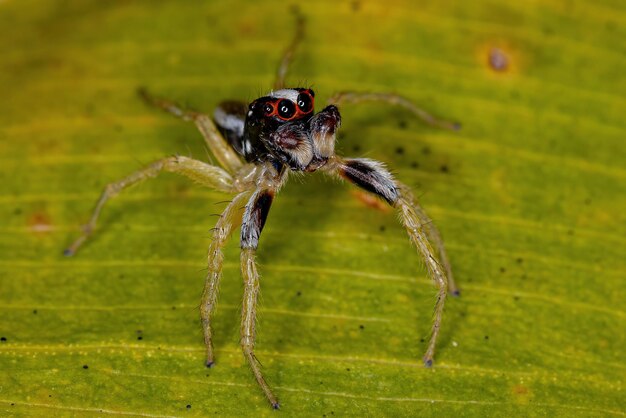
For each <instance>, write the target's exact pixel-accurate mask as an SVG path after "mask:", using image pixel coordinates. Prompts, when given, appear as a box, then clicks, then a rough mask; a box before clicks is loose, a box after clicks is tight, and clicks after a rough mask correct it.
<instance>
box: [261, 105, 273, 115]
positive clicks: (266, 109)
mask: <svg viewBox="0 0 626 418" xmlns="http://www.w3.org/2000/svg"><path fill="white" fill-rule="evenodd" d="M263 112H265V116H271V115H272V114H273V113H274V105H273V104H272V103H265V106H264V107H263Z"/></svg>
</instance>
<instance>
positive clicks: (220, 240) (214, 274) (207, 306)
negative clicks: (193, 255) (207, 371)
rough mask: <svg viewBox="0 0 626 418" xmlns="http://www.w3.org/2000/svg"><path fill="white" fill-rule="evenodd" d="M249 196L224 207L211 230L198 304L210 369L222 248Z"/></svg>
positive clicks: (236, 197) (212, 362)
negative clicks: (212, 323)
mask: <svg viewBox="0 0 626 418" xmlns="http://www.w3.org/2000/svg"><path fill="white" fill-rule="evenodd" d="M248 195H249V192H242V193H239V194H238V195H237V196H235V198H234V199H233V200H232V201H231V202H230V203H229V204H228V206H226V209H224V212H222V215H221V216H220V218H219V220H218V221H217V223H216V224H215V228H214V229H213V240H212V241H211V245H210V246H209V253H208V265H209V268H208V273H207V276H206V281H205V283H204V291H203V292H202V302H201V304H200V317H201V318H202V328H203V331H204V343H205V345H206V366H207V367H212V366H213V364H214V362H215V358H214V355H213V340H212V332H211V316H212V315H213V311H214V309H215V305H216V304H217V293H218V290H219V289H218V287H219V282H220V278H221V277H222V264H223V262H224V254H223V252H222V248H223V247H224V245H225V244H226V241H227V240H228V237H229V236H230V233H231V232H232V229H233V217H234V216H235V214H236V213H237V211H238V210H239V209H240V208H241V206H242V205H243V201H244V200H245V198H246V197H247V196H248Z"/></svg>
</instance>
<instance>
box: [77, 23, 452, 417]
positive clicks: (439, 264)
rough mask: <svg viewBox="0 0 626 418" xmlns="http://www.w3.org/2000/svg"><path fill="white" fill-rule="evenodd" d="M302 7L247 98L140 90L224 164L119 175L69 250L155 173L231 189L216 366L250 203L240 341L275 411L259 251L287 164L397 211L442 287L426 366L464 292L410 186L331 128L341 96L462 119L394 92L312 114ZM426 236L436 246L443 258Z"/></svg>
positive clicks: (215, 249) (210, 299) (189, 162)
mask: <svg viewBox="0 0 626 418" xmlns="http://www.w3.org/2000/svg"><path fill="white" fill-rule="evenodd" d="M296 15H297V17H298V19H297V31H296V35H295V37H294V39H293V41H292V43H291V44H290V45H289V47H288V48H287V49H286V51H285V53H284V55H283V58H282V60H281V62H280V65H279V68H278V72H277V77H276V82H275V83H274V89H273V90H272V91H271V92H270V93H269V94H268V95H267V96H263V97H260V98H258V99H256V100H254V101H252V103H250V104H249V105H246V104H245V103H243V102H239V101H226V102H223V103H222V104H220V106H219V107H218V108H217V109H216V110H215V113H214V116H213V119H212V118H211V117H209V116H207V115H204V114H201V113H196V112H192V111H187V110H184V109H182V108H181V107H180V106H178V105H177V104H175V103H173V102H170V101H167V100H162V99H158V98H154V97H153V96H151V95H149V94H148V93H147V92H146V91H145V90H144V89H140V91H139V93H140V95H141V97H142V98H143V99H144V100H145V101H146V102H147V103H149V104H150V105H154V106H156V107H159V108H161V109H163V110H165V111H167V112H169V113H171V114H173V115H175V116H177V117H180V118H182V119H183V120H186V121H191V122H194V123H195V124H196V126H197V127H198V129H199V130H200V132H201V133H202V136H203V137H204V140H205V142H206V145H207V146H208V148H209V149H210V150H211V152H212V153H213V155H214V156H215V158H216V159H217V161H218V162H219V164H220V165H221V167H218V166H215V165H210V164H207V163H205V162H203V161H199V160H195V159H192V158H188V157H182V156H175V157H168V158H164V159H162V160H158V161H155V162H154V163H152V164H150V165H148V166H147V167H145V168H143V169H141V170H139V171H137V172H135V173H133V174H131V175H129V176H128V177H126V178H123V179H122V180H120V181H117V182H114V183H111V184H108V185H107V186H106V187H105V188H104V191H103V193H102V195H101V197H100V199H99V200H98V202H97V204H96V207H95V209H94V212H93V214H92V216H91V219H90V221H89V223H88V224H87V225H85V227H84V230H83V233H82V235H81V236H79V237H78V239H77V240H76V241H74V243H73V244H72V245H71V246H70V247H69V248H68V249H67V250H65V255H67V256H71V255H73V254H75V253H76V251H77V250H78V248H79V247H80V246H81V244H83V243H84V242H85V240H86V239H87V237H88V236H89V235H91V233H92V232H93V231H94V229H95V226H96V221H97V220H98V217H99V215H100V211H101V210H102V207H103V206H104V204H105V203H106V202H107V200H109V199H110V198H112V197H114V196H116V195H117V194H118V193H119V192H121V191H122V190H124V189H126V188H127V187H130V186H132V185H134V184H137V183H140V182H142V181H144V180H146V179H149V178H152V177H156V176H157V175H158V174H159V173H160V172H161V171H168V172H173V173H178V174H181V175H183V176H187V177H189V178H190V179H192V180H194V181H196V182H198V183H200V184H202V185H204V186H207V187H210V188H213V189H215V190H219V191H222V192H225V193H231V194H234V195H235V196H234V198H233V199H232V200H231V201H230V203H229V204H228V205H227V206H226V209H225V210H224V212H223V213H222V215H221V216H220V218H219V220H218V221H217V223H216V225H215V228H214V229H213V240H212V242H211V244H210V246H209V252H208V274H207V276H206V281H205V285H204V292H203V294H202V302H201V306H200V316H201V319H202V328H203V330H204V342H205V345H206V366H207V367H212V366H213V364H214V361H215V357H214V354H213V343H212V330H211V316H212V315H213V311H214V309H215V305H216V301H217V292H218V284H219V281H220V277H221V272H222V263H223V260H224V256H223V254H222V248H223V247H224V245H225V243H226V241H227V239H228V237H229V236H230V234H231V232H232V230H233V227H234V226H235V225H234V218H235V216H236V215H237V214H238V213H239V210H240V208H242V207H244V206H245V210H244V213H243V219H242V223H241V273H242V276H243V281H244V295H243V308H242V320H241V347H242V349H243V353H244V356H245V358H246V359H247V361H248V363H249V365H250V367H251V368H252V372H253V374H254V377H255V379H256V381H257V382H258V384H259V385H260V387H261V389H262V390H263V392H264V393H265V396H266V397H267V399H268V400H269V402H270V403H271V405H272V407H273V408H275V409H278V408H279V404H278V400H277V398H276V396H274V394H273V392H272V390H271V389H270V387H269V385H268V384H267V383H266V382H265V379H264V378H263V375H262V374H261V368H260V363H259V362H258V360H257V358H256V356H255V355H254V341H255V322H256V307H257V298H258V294H259V274H258V272H257V267H256V263H255V253H256V249H257V246H258V244H259V238H260V236H261V231H262V230H263V226H264V225H265V220H266V219H267V215H268V213H269V210H270V206H271V204H272V201H273V200H274V196H275V195H276V193H278V191H279V189H280V188H281V186H282V185H283V184H284V183H285V182H286V181H287V177H288V176H289V173H290V172H292V171H293V172H313V171H317V170H320V171H322V172H324V173H326V174H329V175H331V176H334V177H340V178H343V179H345V180H347V181H349V182H351V183H354V184H355V185H356V186H358V187H360V188H362V189H364V190H366V191H368V192H371V193H373V194H374V195H376V196H378V197H380V198H382V199H383V200H384V201H386V202H387V203H388V204H389V205H391V206H392V207H394V208H396V209H398V211H399V213H400V219H401V221H402V224H403V225H404V227H405V228H406V230H407V232H408V235H409V237H410V239H411V241H412V242H413V244H415V246H416V247H417V249H418V251H419V253H420V254H421V256H422V258H423V259H424V262H425V264H426V267H427V270H428V274H429V276H430V277H431V279H432V280H433V281H434V282H435V284H436V285H437V288H438V293H437V301H436V304H435V309H434V320H433V325H432V333H431V337H430V342H429V344H428V349H427V350H426V353H425V355H424V358H423V360H424V364H425V365H426V366H427V367H429V366H431V365H432V361H433V355H434V352H435V343H436V341H437V336H438V334H439V327H440V325H441V318H442V313H443V306H444V301H445V298H446V296H447V293H448V288H450V292H451V293H452V294H458V291H457V289H456V287H455V285H454V282H453V279H452V272H451V269H450V263H449V262H448V257H447V255H446V251H445V249H444V246H443V241H442V240H441V237H440V235H439V231H438V230H437V228H436V227H435V225H434V224H433V223H432V222H431V220H430V219H429V218H428V216H427V215H426V213H425V212H424V210H423V209H422V208H421V207H420V206H419V204H418V203H417V202H416V200H415V199H414V197H413V195H412V194H411V192H410V190H409V188H408V187H407V186H405V185H403V184H402V183H400V182H399V181H397V180H396V179H394V178H393V176H392V175H391V174H390V173H389V171H387V169H385V166H384V165H383V164H382V163H380V162H378V161H374V160H371V159H366V158H342V157H340V156H338V155H336V154H335V139H336V138H335V135H336V133H337V129H338V128H339V126H340V125H341V115H340V114H339V109H338V108H337V106H336V105H337V104H339V103H341V102H344V103H345V102H353V103H355V102H362V101H383V102H387V103H391V104H395V105H400V106H402V107H405V108H406V109H408V110H410V111H411V112H413V113H414V114H415V115H416V116H418V117H419V118H421V119H422V120H423V121H425V122H426V123H428V124H430V125H433V126H438V127H442V128H447V129H458V125H456V124H453V123H448V122H444V121H440V120H437V119H435V118H434V117H433V116H431V115H430V114H428V113H427V112H425V111H423V110H422V109H420V108H418V107H417V106H416V105H415V104H413V103H412V102H410V101H409V100H408V99H406V98H404V97H402V96H399V95H396V94H391V93H355V92H342V93H338V94H336V95H334V96H333V97H332V98H331V99H330V104H329V105H328V106H326V107H325V108H324V109H323V110H322V111H320V112H318V113H314V110H313V108H314V101H315V94H314V92H313V90H311V89H309V88H285V76H286V74H287V69H288V67H289V64H290V62H291V60H292V58H293V54H294V52H295V50H296V48H297V46H298V44H299V43H300V41H301V39H302V37H303V34H304V19H303V18H302V17H301V16H300V15H298V14H297V13H296ZM429 241H430V242H432V243H433V244H434V246H435V248H436V249H437V252H438V260H437V257H436V256H435V253H434V251H433V249H432V248H431V244H430V243H429Z"/></svg>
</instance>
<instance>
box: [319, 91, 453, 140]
mask: <svg viewBox="0 0 626 418" xmlns="http://www.w3.org/2000/svg"><path fill="white" fill-rule="evenodd" d="M371 101H378V102H386V103H389V104H392V105H396V106H401V107H404V108H405V109H407V110H408V111H410V112H411V113H413V114H414V115H415V116H417V117H418V118H419V119H421V120H422V121H423V122H425V123H427V124H428V125H431V126H435V127H438V128H443V129H449V130H452V131H458V130H459V129H461V124H460V123H458V122H449V121H445V120H441V119H437V118H436V117H434V116H433V115H431V114H430V113H428V112H427V111H425V110H424V109H422V108H420V107H418V106H417V105H416V104H415V103H413V102H412V101H411V100H409V99H407V98H406V97H404V96H401V95H399V94H395V93H365V92H352V91H342V92H339V93H335V94H334V95H333V96H332V97H331V98H330V99H328V103H329V104H334V105H339V104H341V103H361V102H371Z"/></svg>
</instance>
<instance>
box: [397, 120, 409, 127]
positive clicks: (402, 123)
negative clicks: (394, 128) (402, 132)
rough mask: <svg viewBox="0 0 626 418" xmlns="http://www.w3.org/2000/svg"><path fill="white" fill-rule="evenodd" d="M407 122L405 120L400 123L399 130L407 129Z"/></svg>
mask: <svg viewBox="0 0 626 418" xmlns="http://www.w3.org/2000/svg"><path fill="white" fill-rule="evenodd" d="M406 126H407V124H406V121H405V120H401V121H400V122H398V128H400V129H406Z"/></svg>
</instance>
